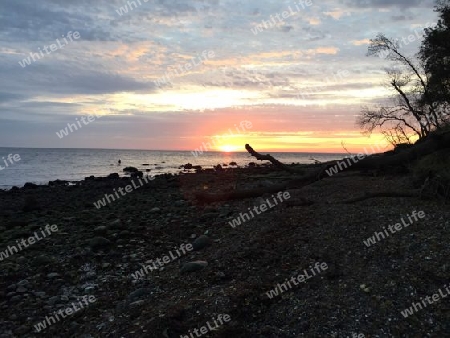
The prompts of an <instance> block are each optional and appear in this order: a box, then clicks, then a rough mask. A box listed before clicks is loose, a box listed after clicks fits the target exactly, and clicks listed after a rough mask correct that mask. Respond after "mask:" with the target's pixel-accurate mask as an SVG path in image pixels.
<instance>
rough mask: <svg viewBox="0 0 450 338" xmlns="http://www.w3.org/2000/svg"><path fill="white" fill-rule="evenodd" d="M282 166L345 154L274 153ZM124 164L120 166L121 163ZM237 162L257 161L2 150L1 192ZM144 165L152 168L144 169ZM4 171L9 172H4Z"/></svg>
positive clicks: (218, 155)
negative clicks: (31, 185)
mask: <svg viewBox="0 0 450 338" xmlns="http://www.w3.org/2000/svg"><path fill="white" fill-rule="evenodd" d="M8 154H13V155H15V154H19V155H20V161H17V162H14V161H13V162H14V163H13V164H11V163H10V162H9V161H8V162H7V163H8V165H9V166H8V167H6V165H5V163H4V160H6V158H7V156H8ZM271 155H273V156H274V157H276V158H277V159H279V160H280V161H281V162H283V163H286V164H290V163H302V164H305V163H313V162H314V161H313V160H312V158H314V159H317V160H319V161H330V160H336V159H340V158H342V157H343V156H344V155H343V154H321V153H272V152H271ZM119 159H120V160H121V161H122V164H121V165H118V160H119ZM233 161H234V162H236V163H237V164H238V165H239V166H245V165H247V164H248V163H250V162H257V163H262V162H260V161H256V159H255V158H253V157H251V156H250V155H249V154H248V153H246V152H235V153H222V152H205V153H204V154H202V155H199V156H198V157H195V156H194V155H193V154H192V153H191V152H190V151H156V150H114V149H38V148H0V166H1V167H0V189H9V188H11V187H12V186H18V187H21V186H23V185H24V184H25V183H26V182H32V183H36V184H47V183H48V182H49V181H53V180H56V179H60V180H67V181H79V180H83V179H84V178H85V177H87V176H91V175H94V176H96V177H100V176H107V175H109V174H110V173H118V174H119V175H120V176H124V173H123V171H122V169H123V168H125V167H127V166H132V167H136V168H138V169H139V170H142V171H143V172H144V173H145V171H146V169H150V172H149V175H152V176H153V175H158V174H162V173H179V172H180V171H181V169H179V167H180V166H181V165H183V164H186V163H192V164H193V165H201V166H202V167H203V168H212V166H214V165H217V164H224V163H226V164H229V163H230V162H233ZM143 164H150V165H149V166H143ZM2 167H4V168H5V169H1V168H2Z"/></svg>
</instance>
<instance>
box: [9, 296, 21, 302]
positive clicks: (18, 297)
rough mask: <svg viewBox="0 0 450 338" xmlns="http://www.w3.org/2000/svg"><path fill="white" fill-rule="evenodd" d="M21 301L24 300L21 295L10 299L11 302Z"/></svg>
mask: <svg viewBox="0 0 450 338" xmlns="http://www.w3.org/2000/svg"><path fill="white" fill-rule="evenodd" d="M21 300H22V296H21V295H16V296H13V297H11V299H10V301H11V302H20V301H21Z"/></svg>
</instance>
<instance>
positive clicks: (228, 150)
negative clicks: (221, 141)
mask: <svg viewBox="0 0 450 338" xmlns="http://www.w3.org/2000/svg"><path fill="white" fill-rule="evenodd" d="M219 149H220V151H222V152H224V153H231V152H233V151H235V150H236V147H235V146H230V145H224V146H220V147H219Z"/></svg>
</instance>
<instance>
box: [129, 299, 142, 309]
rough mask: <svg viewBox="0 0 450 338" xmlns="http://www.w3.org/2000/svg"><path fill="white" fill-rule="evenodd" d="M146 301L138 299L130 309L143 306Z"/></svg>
mask: <svg viewBox="0 0 450 338" xmlns="http://www.w3.org/2000/svg"><path fill="white" fill-rule="evenodd" d="M144 303H145V300H137V301H135V302H133V303H131V304H130V305H129V306H130V309H132V308H135V307H139V306H141V305H142V304H144Z"/></svg>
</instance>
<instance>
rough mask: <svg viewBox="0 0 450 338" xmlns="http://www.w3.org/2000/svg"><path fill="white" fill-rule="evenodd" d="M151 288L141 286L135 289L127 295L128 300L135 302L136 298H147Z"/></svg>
mask: <svg viewBox="0 0 450 338" xmlns="http://www.w3.org/2000/svg"><path fill="white" fill-rule="evenodd" d="M150 292H151V290H150V289H148V288H141V289H137V290H136V291H133V292H132V293H130V294H129V295H128V297H127V300H128V302H130V303H131V302H134V301H136V300H139V299H141V298H145V296H148V295H149V294H150Z"/></svg>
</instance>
